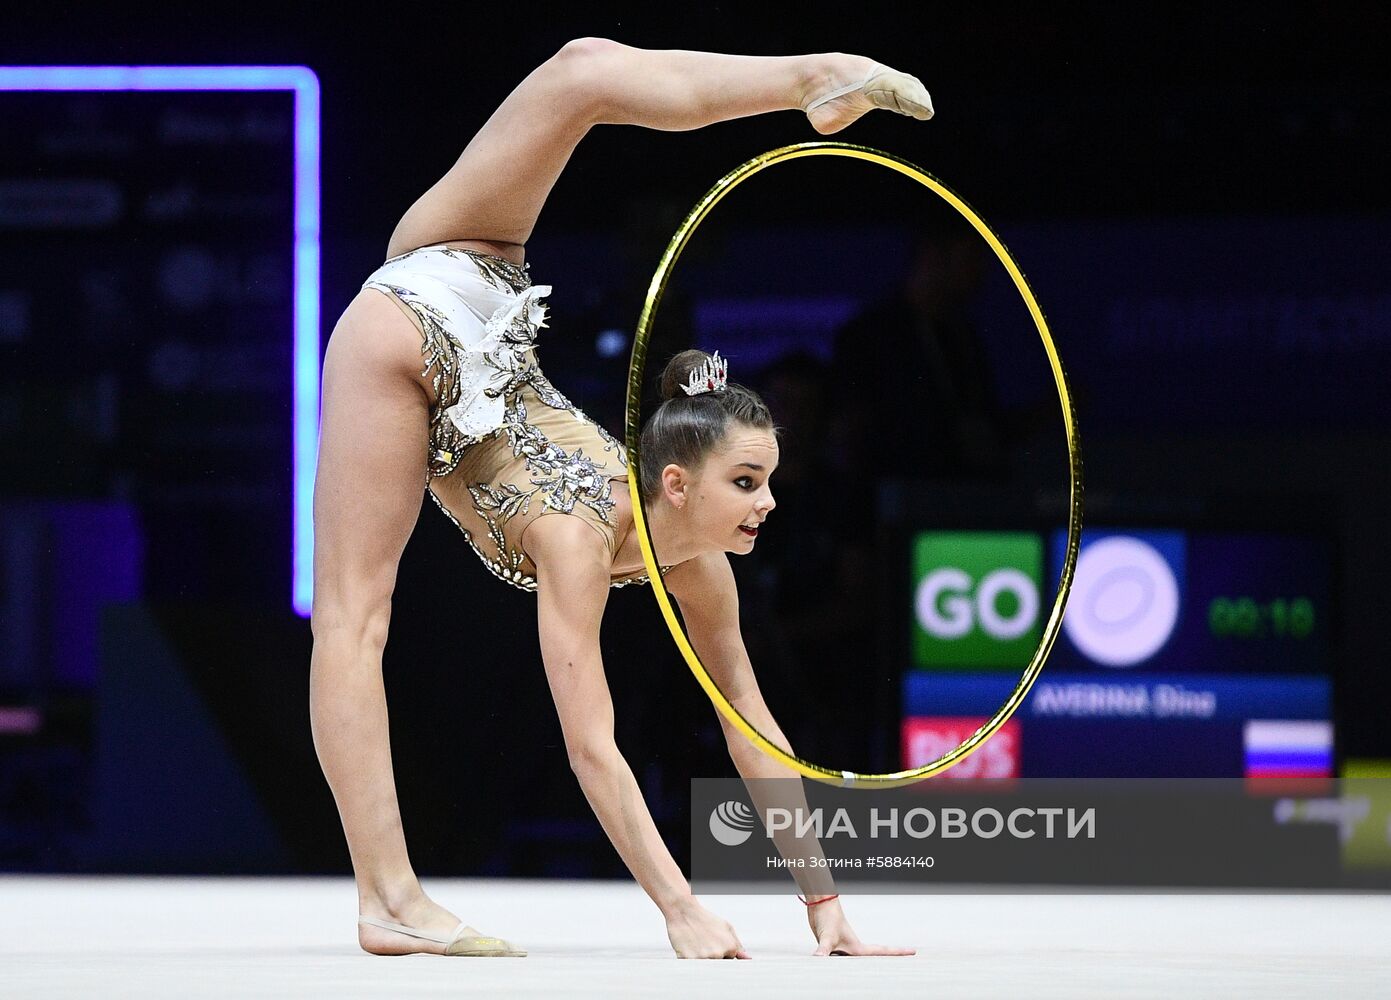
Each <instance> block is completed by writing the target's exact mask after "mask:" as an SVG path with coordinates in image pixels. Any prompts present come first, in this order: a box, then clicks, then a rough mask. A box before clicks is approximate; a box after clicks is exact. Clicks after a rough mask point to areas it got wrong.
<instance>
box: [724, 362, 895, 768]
mask: <svg viewBox="0 0 1391 1000" xmlns="http://www.w3.org/2000/svg"><path fill="white" fill-rule="evenodd" d="M828 374H829V373H828V372H827V371H826V368H825V366H824V365H823V364H822V363H821V362H820V361H818V360H817V359H816V358H815V357H814V356H812V355H810V354H804V353H797V354H792V355H787V356H785V357H783V358H781V359H779V360H778V361H776V362H774V363H773V364H772V365H771V366H769V367H768V368H767V369H766V370H765V371H764V373H763V374H762V377H761V378H760V379H758V380H757V385H756V387H757V388H758V390H759V391H760V392H761V393H762V395H763V398H764V401H765V402H766V403H767V404H768V408H769V409H770V410H771V411H772V414H773V419H774V420H775V421H776V422H777V424H778V426H779V427H781V428H782V433H781V434H780V435H779V439H778V447H779V464H778V468H777V471H776V472H775V473H774V474H773V479H772V486H773V495H774V496H775V497H776V498H777V502H778V506H777V509H776V510H775V511H774V512H773V514H772V516H771V517H770V519H769V522H768V528H767V531H766V532H764V533H763V537H760V539H759V543H758V546H759V547H758V551H757V552H756V553H755V555H754V556H753V557H752V558H750V559H733V560H731V563H732V564H733V565H734V568H735V573H736V576H737V577H738V578H739V593H740V609H741V612H742V617H743V618H744V620H745V622H746V628H745V629H744V637H745V644H746V646H747V648H748V651H749V656H750V660H751V661H752V663H753V664H754V667H755V670H756V671H757V672H758V676H759V683H760V686H761V687H762V688H763V689H764V692H765V695H766V696H767V698H768V701H769V704H770V706H771V707H772V708H773V711H774V713H775V715H776V717H777V719H778V723H779V725H781V726H782V728H783V730H784V731H785V732H786V733H787V736H788V739H789V740H791V741H792V744H793V749H794V750H795V751H796V752H797V753H798V755H799V756H802V757H804V758H808V759H811V760H814V761H817V762H818V763H830V762H835V766H837V767H851V768H855V769H858V770H866V769H868V767H869V764H870V762H871V760H872V758H873V755H874V748H875V746H876V743H875V735H874V732H873V729H874V727H873V720H872V718H871V715H872V711H873V706H874V699H875V696H876V695H875V692H876V691H877V690H878V688H880V687H883V686H884V685H886V684H889V683H890V682H889V681H888V680H887V679H885V678H878V679H875V678H871V677H868V676H865V674H864V672H865V671H866V670H867V669H869V668H870V667H871V665H872V663H873V661H874V644H875V632H874V629H875V619H874V616H873V607H872V604H873V598H874V588H873V578H872V576H871V565H870V564H871V559H872V556H873V544H874V536H873V532H872V531H871V530H869V528H868V526H866V525H857V524H856V523H855V522H854V521H850V520H847V519H846V517H845V506H844V499H845V493H846V491H847V489H850V490H854V489H857V488H858V487H856V486H855V485H854V484H847V483H846V482H845V481H844V479H843V477H842V476H841V475H840V474H839V472H838V471H837V469H836V468H835V466H834V464H833V462H832V460H831V454H830V451H829V449H828V448H827V438H828V434H829V419H828V416H829V414H828V409H827V398H828V397H827V393H828V386H827V379H828ZM861 528H863V529H864V530H860V529H861Z"/></svg>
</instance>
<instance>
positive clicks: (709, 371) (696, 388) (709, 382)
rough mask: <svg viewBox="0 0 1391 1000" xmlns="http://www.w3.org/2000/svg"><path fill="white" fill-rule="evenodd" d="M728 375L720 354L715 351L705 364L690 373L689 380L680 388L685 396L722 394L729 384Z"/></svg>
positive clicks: (727, 368)
mask: <svg viewBox="0 0 1391 1000" xmlns="http://www.w3.org/2000/svg"><path fill="white" fill-rule="evenodd" d="M728 375H729V367H728V365H727V363H726V362H725V360H724V359H723V358H721V357H720V352H719V351H716V352H715V356H714V357H713V358H707V359H706V361H705V364H703V365H700V366H698V367H697V368H695V369H693V370H692V371H691V375H690V378H688V379H687V380H686V384H685V385H683V386H682V387H681V388H683V389H685V390H686V395H687V396H699V395H700V394H701V393H702V392H723V391H724V390H725V387H726V386H727V385H728V384H729V379H728Z"/></svg>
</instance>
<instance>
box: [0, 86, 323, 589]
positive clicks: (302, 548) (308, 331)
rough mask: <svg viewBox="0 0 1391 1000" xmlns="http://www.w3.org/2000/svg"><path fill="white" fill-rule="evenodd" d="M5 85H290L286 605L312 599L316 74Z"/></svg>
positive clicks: (315, 423) (316, 345) (315, 454)
mask: <svg viewBox="0 0 1391 1000" xmlns="http://www.w3.org/2000/svg"><path fill="white" fill-rule="evenodd" d="M9 90H25V91H33V90H49V91H51V90H290V91H293V92H294V95H295V220H294V269H295V274H294V340H295V346H294V373H293V374H294V430H293V433H294V501H293V502H294V510H293V515H292V516H293V523H294V529H293V537H294V541H293V550H292V553H291V560H292V567H293V568H292V571H291V603H292V605H293V607H294V609H295V612H296V613H297V614H299V615H301V616H307V615H308V614H309V609H310V606H311V604H312V602H313V582H314V577H313V566H314V517H313V496H314V467H315V462H316V460H317V457H318V451H319V362H320V358H319V78H318V77H317V76H315V74H314V71H313V70H311V69H309V68H308V67H307V66H0V91H9Z"/></svg>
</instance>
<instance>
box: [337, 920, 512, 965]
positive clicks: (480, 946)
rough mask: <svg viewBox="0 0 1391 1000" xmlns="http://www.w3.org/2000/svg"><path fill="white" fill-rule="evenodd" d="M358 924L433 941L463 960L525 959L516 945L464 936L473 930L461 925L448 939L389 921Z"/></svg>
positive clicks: (491, 938)
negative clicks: (463, 958) (466, 932)
mask: <svg viewBox="0 0 1391 1000" xmlns="http://www.w3.org/2000/svg"><path fill="white" fill-rule="evenodd" d="M357 922H358V923H360V924H371V925H372V926H373V927H380V928H382V929H383V930H388V931H395V932H396V933H397V934H405V935H406V936H408V937H413V938H420V939H422V940H424V941H434V942H435V943H436V944H442V945H444V953H445V954H446V955H460V956H463V957H465V958H525V957H526V952H524V951H522V950H521V949H520V948H518V947H517V946H516V945H514V944H512V943H510V942H508V941H504V940H503V939H502V938H495V937H482V936H480V935H478V934H465V933H464V932H465V931H472V930H473V928H472V927H470V926H468V925H467V924H464V923H461V924H459V926H458V927H456V928H454V933H453V935H451V936H450V937H447V938H445V937H437V936H436V935H434V934H427V933H425V932H424V931H419V930H416V929H415V928H414V927H406V926H404V925H403V924H393V923H392V922H391V921H389V920H378V919H376V918H375V917H358V918H357Z"/></svg>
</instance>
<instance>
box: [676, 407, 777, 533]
mask: <svg viewBox="0 0 1391 1000" xmlns="http://www.w3.org/2000/svg"><path fill="white" fill-rule="evenodd" d="M777 465H778V441H777V438H776V437H774V436H773V432H772V431H771V430H765V429H763V428H761V427H750V426H748V425H746V424H733V425H731V426H730V429H729V430H728V431H727V432H726V433H725V436H724V440H723V441H722V442H721V443H720V444H719V445H717V446H716V447H715V448H714V449H712V450H711V452H710V454H709V455H707V456H706V458H705V465H704V466H703V467H702V468H701V469H700V470H699V472H697V473H696V474H695V475H694V476H693V477H692V479H691V484H690V487H689V489H688V490H687V498H688V499H687V504H688V508H689V509H688V510H687V511H686V514H687V516H688V518H689V523H690V526H691V528H692V530H693V531H695V532H696V535H697V537H698V539H699V540H700V541H701V542H703V543H707V544H709V545H710V547H711V548H714V549H715V550H716V551H721V552H733V553H735V554H737V555H744V554H746V553H748V552H752V551H753V547H754V540H755V539H756V538H757V537H758V526H759V525H760V524H761V523H762V522H763V520H764V519H765V518H766V517H767V516H768V514H769V512H770V511H772V509H773V508H774V507H776V506H777V502H776V501H775V500H774V499H773V491H772V488H771V487H770V486H769V482H768V480H769V478H770V477H771V476H772V474H773V470H774V469H776V468H777ZM750 528H751V529H752V530H749V529H750Z"/></svg>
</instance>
